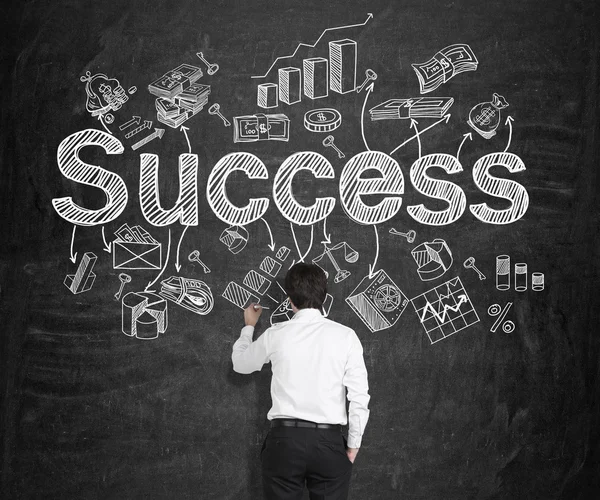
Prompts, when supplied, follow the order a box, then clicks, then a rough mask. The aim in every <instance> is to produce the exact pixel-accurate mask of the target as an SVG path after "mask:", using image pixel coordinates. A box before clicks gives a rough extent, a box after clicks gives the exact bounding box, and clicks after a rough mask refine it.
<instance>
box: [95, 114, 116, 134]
mask: <svg viewBox="0 0 600 500" xmlns="http://www.w3.org/2000/svg"><path fill="white" fill-rule="evenodd" d="M98 121H99V122H100V123H101V124H102V126H103V127H104V130H106V131H107V132H108V133H109V134H110V135H113V133H112V132H111V131H110V130H109V128H108V127H107V126H106V124H105V123H104V120H103V119H102V115H98Z"/></svg>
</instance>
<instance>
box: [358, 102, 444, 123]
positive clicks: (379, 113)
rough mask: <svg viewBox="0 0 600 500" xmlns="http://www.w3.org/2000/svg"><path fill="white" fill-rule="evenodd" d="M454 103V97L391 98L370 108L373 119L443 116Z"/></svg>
mask: <svg viewBox="0 0 600 500" xmlns="http://www.w3.org/2000/svg"><path fill="white" fill-rule="evenodd" d="M453 103H454V99H453V98H452V97H413V98H410V99H389V100H387V101H385V102H382V103H381V104H378V105H377V106H375V107H374V108H371V109H370V110H369V113H370V114H371V120H372V121H377V120H402V119H409V118H442V117H443V116H444V115H445V114H446V113H447V112H448V110H449V109H450V106H452V104H453Z"/></svg>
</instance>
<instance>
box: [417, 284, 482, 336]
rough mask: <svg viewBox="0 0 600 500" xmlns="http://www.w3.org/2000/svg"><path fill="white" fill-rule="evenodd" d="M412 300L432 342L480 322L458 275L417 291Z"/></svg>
mask: <svg viewBox="0 0 600 500" xmlns="http://www.w3.org/2000/svg"><path fill="white" fill-rule="evenodd" d="M411 303H412V305H413V307H414V309H415V312H416V313H417V316H418V317H419V321H420V323H421V325H422V326H423V328H424V329H425V333H426V334H427V336H428V337H429V341H430V342H431V343H432V344H434V343H436V342H439V341H440V340H442V339H445V338H446V337H449V336H450V335H453V334H455V333H456V332H459V331H461V330H464V329H465V328H468V327H469V326H471V325H474V324H475V323H478V322H479V316H478V315H477V311H475V308H474V307H473V304H472V303H471V299H469V296H468V294H467V292H466V290H465V288H464V286H463V284H462V282H461V280H460V278H459V277H456V278H453V279H451V280H448V281H446V282H445V283H442V284H441V285H438V286H436V287H435V288H432V289H431V290H428V291H427V292H425V293H422V294H421V295H418V296H417V297H415V298H414V299H412V300H411Z"/></svg>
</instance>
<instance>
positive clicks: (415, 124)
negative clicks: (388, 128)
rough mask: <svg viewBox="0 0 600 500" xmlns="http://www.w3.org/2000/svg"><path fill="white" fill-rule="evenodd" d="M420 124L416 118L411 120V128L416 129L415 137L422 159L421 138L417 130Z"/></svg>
mask: <svg viewBox="0 0 600 500" xmlns="http://www.w3.org/2000/svg"><path fill="white" fill-rule="evenodd" d="M418 124H419V122H418V121H417V120H415V119H414V118H411V119H410V128H414V129H415V136H416V137H417V142H418V143H419V158H421V156H423V155H422V154H421V136H420V135H419V129H418V128H417V125H418Z"/></svg>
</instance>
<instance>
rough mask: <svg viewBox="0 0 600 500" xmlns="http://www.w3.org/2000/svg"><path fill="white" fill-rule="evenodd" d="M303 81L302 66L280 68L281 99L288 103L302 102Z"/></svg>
mask: <svg viewBox="0 0 600 500" xmlns="http://www.w3.org/2000/svg"><path fill="white" fill-rule="evenodd" d="M301 82H302V75H301V72H300V68H292V67H289V68H281V69H280V70H279V100H280V101H281V102H285V103H286V104H295V103H297V102H300V86H301Z"/></svg>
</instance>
